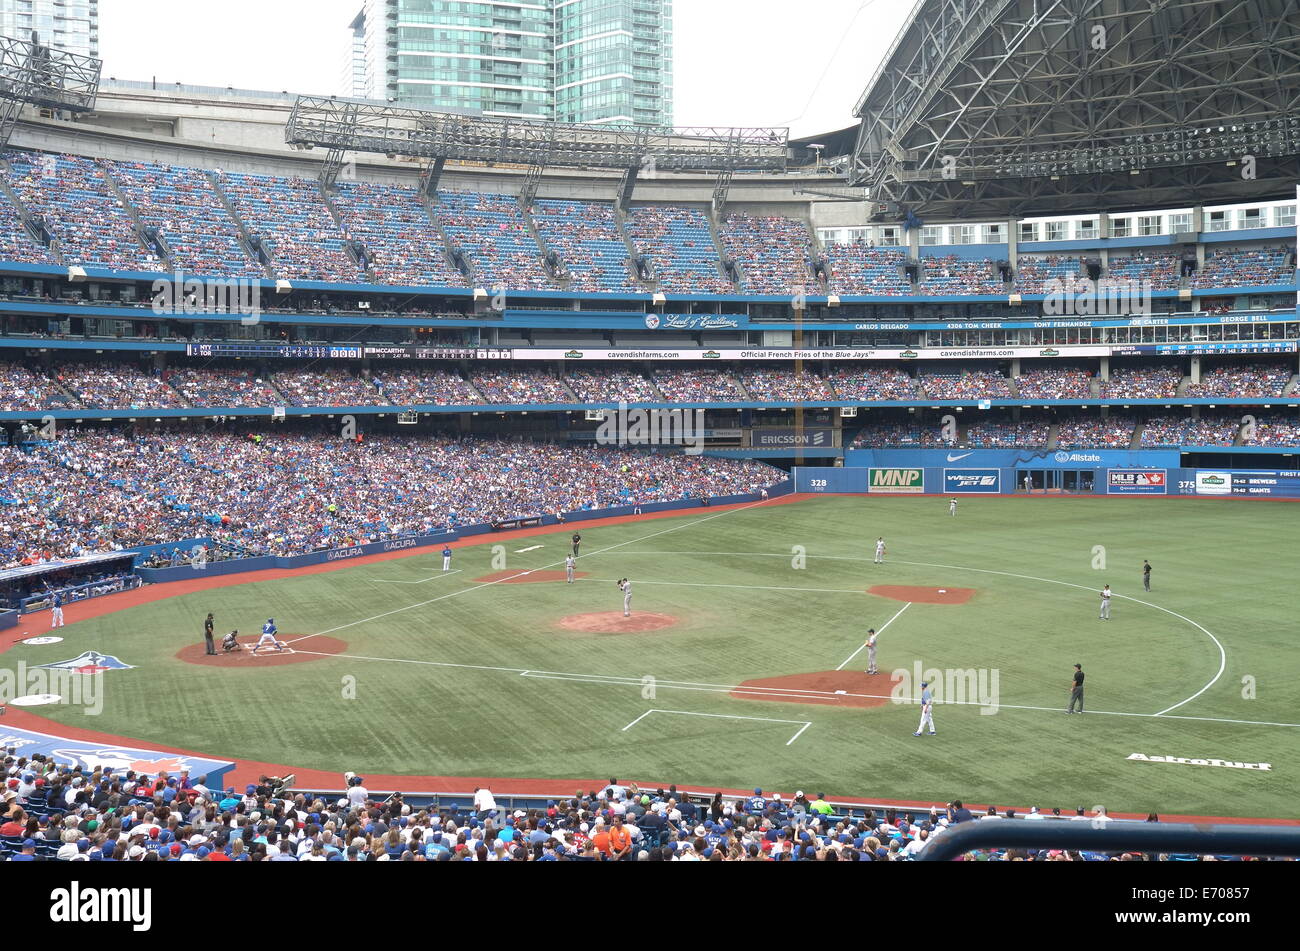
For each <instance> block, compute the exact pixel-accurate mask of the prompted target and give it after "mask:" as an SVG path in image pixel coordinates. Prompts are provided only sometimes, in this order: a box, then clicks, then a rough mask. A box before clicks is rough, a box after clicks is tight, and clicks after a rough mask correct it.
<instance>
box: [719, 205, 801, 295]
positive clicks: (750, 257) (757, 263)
mask: <svg viewBox="0 0 1300 951" xmlns="http://www.w3.org/2000/svg"><path fill="white" fill-rule="evenodd" d="M722 245H723V247H724V248H725V249H726V251H727V254H729V255H730V256H731V258H732V259H733V260H735V261H736V263H737V264H739V265H740V274H741V279H740V289H741V291H742V292H744V293H746V294H799V293H804V294H809V293H818V290H817V289H816V288H815V282H814V280H813V272H812V239H811V234H810V233H809V231H808V225H807V223H806V222H803V221H797V220H796V219H794V218H782V217H779V216H776V215H762V216H756V215H746V214H740V213H736V214H731V215H727V217H726V220H725V221H724V222H723V226H722Z"/></svg>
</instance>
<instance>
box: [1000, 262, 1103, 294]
mask: <svg viewBox="0 0 1300 951" xmlns="http://www.w3.org/2000/svg"><path fill="white" fill-rule="evenodd" d="M1082 267H1083V265H1082V263H1081V262H1080V261H1079V259H1078V258H1071V257H1062V256H1060V255H1056V254H1049V255H1046V256H1044V257H1041V258H1040V257H1031V256H1028V255H1022V256H1021V257H1020V258H1019V259H1018V260H1017V262H1016V279H1015V287H1016V291H1017V292H1019V293H1021V294H1045V293H1048V292H1049V291H1050V290H1051V289H1052V287H1051V285H1052V282H1054V281H1055V282H1059V283H1060V284H1063V285H1066V286H1071V285H1072V284H1073V282H1074V281H1075V280H1076V279H1077V280H1083V279H1084V278H1085V276H1086V275H1084V274H1082V273H1081V271H1082Z"/></svg>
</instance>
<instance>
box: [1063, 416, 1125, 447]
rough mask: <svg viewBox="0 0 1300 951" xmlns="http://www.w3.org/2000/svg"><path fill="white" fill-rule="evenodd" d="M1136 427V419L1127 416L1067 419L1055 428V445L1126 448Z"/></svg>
mask: <svg viewBox="0 0 1300 951" xmlns="http://www.w3.org/2000/svg"><path fill="white" fill-rule="evenodd" d="M1136 428H1137V420H1136V419H1133V418H1132V417H1128V416H1111V417H1108V418H1106V419H1067V420H1063V421H1062V422H1061V423H1060V425H1058V426H1057V428H1056V445H1057V448H1059V449H1127V448H1129V446H1130V445H1132V443H1133V432H1134V430H1135V429H1136Z"/></svg>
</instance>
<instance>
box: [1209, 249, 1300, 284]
mask: <svg viewBox="0 0 1300 951" xmlns="http://www.w3.org/2000/svg"><path fill="white" fill-rule="evenodd" d="M1295 271H1296V269H1295V248H1294V247H1289V246H1278V247H1262V248H1223V249H1221V250H1216V251H1208V252H1207V253H1206V255H1205V266H1204V267H1202V268H1201V269H1200V270H1198V271H1197V272H1196V276H1195V278H1194V279H1193V285H1194V286H1195V287H1198V288H1219V287H1266V286H1270V285H1274V284H1292V283H1294V281H1295Z"/></svg>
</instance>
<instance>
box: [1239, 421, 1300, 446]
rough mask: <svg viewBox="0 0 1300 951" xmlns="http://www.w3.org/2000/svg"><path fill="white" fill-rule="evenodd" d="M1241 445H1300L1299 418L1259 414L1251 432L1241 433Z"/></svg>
mask: <svg viewBox="0 0 1300 951" xmlns="http://www.w3.org/2000/svg"><path fill="white" fill-rule="evenodd" d="M1242 436H1243V438H1242V441H1241V444H1242V445H1243V446H1278V447H1285V448H1290V449H1294V448H1296V447H1300V419H1296V418H1295V417H1286V416H1260V417H1258V418H1257V419H1256V420H1255V428H1254V432H1253V433H1246V432H1243V433H1242Z"/></svg>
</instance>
